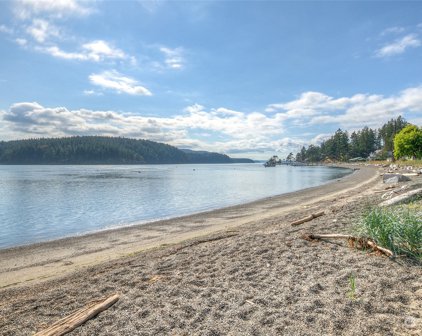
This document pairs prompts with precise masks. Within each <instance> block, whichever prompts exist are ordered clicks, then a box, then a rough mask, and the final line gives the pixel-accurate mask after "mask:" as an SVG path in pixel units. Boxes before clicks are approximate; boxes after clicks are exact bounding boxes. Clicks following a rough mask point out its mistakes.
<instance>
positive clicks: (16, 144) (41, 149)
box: [0, 136, 252, 164]
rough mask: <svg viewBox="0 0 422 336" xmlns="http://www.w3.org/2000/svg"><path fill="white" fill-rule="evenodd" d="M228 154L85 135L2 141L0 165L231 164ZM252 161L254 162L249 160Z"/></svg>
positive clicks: (145, 141) (0, 145) (150, 142)
mask: <svg viewBox="0 0 422 336" xmlns="http://www.w3.org/2000/svg"><path fill="white" fill-rule="evenodd" d="M232 162H236V160H235V159H233V160H232V159H231V158H230V157H228V156H227V155H224V154H218V153H210V152H195V151H189V153H186V152H185V151H182V150H180V149H178V148H176V147H173V146H170V145H166V144H163V143H158V142H153V141H148V140H136V139H127V138H113V137H101V136H82V137H69V138H50V139H29V140H16V141H7V142H4V141H2V142H0V164H158V163H162V164H167V163H232ZM250 162H252V160H250Z"/></svg>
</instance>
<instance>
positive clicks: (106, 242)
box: [0, 166, 422, 335]
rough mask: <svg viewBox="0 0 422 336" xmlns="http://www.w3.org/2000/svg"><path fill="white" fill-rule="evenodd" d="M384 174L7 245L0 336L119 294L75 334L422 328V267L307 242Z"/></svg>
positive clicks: (346, 217)
mask: <svg viewBox="0 0 422 336" xmlns="http://www.w3.org/2000/svg"><path fill="white" fill-rule="evenodd" d="M381 172H382V171H381V168H377V167H370V166H359V169H358V170H356V171H355V172H354V173H353V174H351V175H348V176H346V177H344V178H342V179H340V180H336V181H333V182H331V183H328V184H326V185H323V186H320V187H315V188H310V189H306V190H302V191H298V192H294V193H291V194H286V195H281V196H277V197H271V198H267V199H264V200H260V201H257V202H253V203H249V204H243V205H239V206H234V207H230V208H225V209H220V210H216V211H210V212H206V213H201V214H196V215H191V216H185V217H180V218H175V219H171V220H165V221H159V222H155V223H151V224H147V225H138V226H132V227H127V228H123V229H118V230H110V231H103V232H99V233H95V234H91V235H86V236H81V237H74V238H67V239H61V240H57V241H52V242H47V243H41V244H35V245H30V246H24V247H19V248H12V249H6V250H1V251H0V298H1V300H0V334H1V335H31V334H33V333H35V332H37V331H39V330H42V329H43V328H45V327H47V326H48V325H50V324H52V323H53V322H55V321H57V320H58V319H60V318H62V317H64V316H66V315H68V314H70V313H72V312H73V311H75V310H77V309H79V308H81V307H84V306H85V305H86V304H88V303H89V302H91V301H93V300H97V299H101V298H105V297H107V296H109V295H112V294H114V293H119V294H120V300H119V301H118V302H117V303H116V304H115V305H114V306H112V307H111V308H109V309H108V310H106V311H104V312H102V313H101V314H100V315H99V316H97V317H96V318H95V319H92V320H90V321H88V322H87V323H85V324H84V325H82V326H80V327H78V328H77V329H76V330H74V331H73V332H72V333H70V335H357V334H371V335H418V334H420V333H421V332H422V280H421V279H422V268H421V267H420V266H418V265H414V264H412V263H411V262H407V261H404V260H392V259H389V258H387V257H383V256H379V255H375V254H369V253H367V252H363V251H359V250H355V249H351V248H349V247H348V246H347V243H346V242H342V241H319V242H309V241H306V240H303V239H301V235H302V234H303V233H306V232H318V233H350V231H351V230H352V227H353V225H354V224H355V223H356V221H357V220H359V217H360V216H361V214H362V212H363V210H364V209H365V208H366V207H368V206H369V205H374V204H377V203H379V202H380V201H381V195H382V193H380V192H379V191H382V190H384V188H385V185H383V184H382V180H381V178H380V173H381ZM410 183H411V184H420V183H422V178H421V177H420V176H419V177H414V178H412V181H411V182H410ZM322 210H323V211H324V212H325V215H324V216H321V217H318V218H316V219H314V220H312V221H309V222H307V223H304V224H302V225H300V226H295V227H292V226H291V225H290V223H291V222H292V221H295V220H297V219H300V218H302V217H304V216H308V215H310V214H312V213H316V212H318V211H322ZM351 276H353V277H354V278H355V279H356V298H355V299H353V300H352V299H350V298H349V297H348V296H347V293H348V291H349V279H350V277H351Z"/></svg>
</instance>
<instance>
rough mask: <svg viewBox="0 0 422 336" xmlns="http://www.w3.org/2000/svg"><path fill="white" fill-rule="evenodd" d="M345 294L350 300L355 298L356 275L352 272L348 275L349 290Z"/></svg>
mask: <svg viewBox="0 0 422 336" xmlns="http://www.w3.org/2000/svg"><path fill="white" fill-rule="evenodd" d="M347 296H348V297H349V298H350V299H351V300H355V299H356V277H355V275H354V274H353V273H352V274H350V276H349V292H348V293H347Z"/></svg>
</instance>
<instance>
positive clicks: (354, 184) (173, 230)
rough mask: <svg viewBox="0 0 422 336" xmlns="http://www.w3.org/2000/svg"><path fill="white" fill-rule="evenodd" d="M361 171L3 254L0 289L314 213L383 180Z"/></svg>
mask: <svg viewBox="0 0 422 336" xmlns="http://www.w3.org/2000/svg"><path fill="white" fill-rule="evenodd" d="M358 167H359V168H358V170H356V168H357V167H356V166H352V165H346V166H339V168H349V169H354V171H353V172H352V173H351V174H348V175H346V176H345V177H343V178H341V179H334V180H332V181H329V182H328V183H325V184H323V185H320V186H316V187H311V188H307V189H302V190H298V191H295V192H290V193H286V194H282V195H279V196H271V197H267V198H264V199H260V200H257V201H253V202H249V203H244V204H239V205H235V206H229V207H226V208H220V209H216V210H210V211H205V212H200V213H195V214H191V215H187V216H181V217H176V218H171V219H165V220H158V221H154V222H148V223H142V224H135V225H130V226H126V227H121V228H113V229H106V230H102V231H98V232H94V233H89V234H85V235H81V236H73V237H67V238H61V239H56V240H52V241H47V242H41V243H35V244H30V245H24V246H18V247H12V248H7V249H3V250H0V289H2V288H9V287H15V286H22V285H32V284H35V283H39V282H43V281H46V280H49V279H54V278H57V277H63V276H65V275H68V274H70V273H72V272H75V271H78V270H81V269H84V268H86V267H88V266H93V265H96V264H100V263H102V262H107V261H112V260H116V259H119V258H122V257H125V256H128V255H132V254H136V253H140V252H142V251H146V250H149V249H154V248H158V247H160V246H164V245H172V244H176V243H180V242H182V241H185V240H188V239H193V238H197V237H201V236H205V235H209V234H211V233H216V232H219V231H222V230H230V229H233V228H236V227H238V226H242V225H244V224H247V223H251V222H254V221H256V220H259V219H260V220H262V219H265V218H271V217H274V216H281V215H283V214H286V213H289V212H293V211H295V210H299V209H303V207H305V208H306V207H308V208H311V207H312V205H313V204H315V203H317V202H318V201H320V200H323V199H326V198H329V197H334V196H336V195H338V194H341V193H345V192H348V191H351V190H354V189H357V188H359V187H361V185H362V184H369V183H371V182H372V181H373V180H374V179H375V178H376V177H377V176H378V173H377V168H375V167H365V166H358ZM299 204H300V205H299Z"/></svg>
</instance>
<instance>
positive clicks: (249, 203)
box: [0, 164, 360, 288]
mask: <svg viewBox="0 0 422 336" xmlns="http://www.w3.org/2000/svg"><path fill="white" fill-rule="evenodd" d="M320 166H324V165H320ZM325 167H327V168H334V169H347V170H350V171H351V172H350V173H349V174H347V175H345V176H342V177H341V178H333V179H331V180H328V181H325V182H323V183H322V184H320V185H317V186H313V187H308V188H304V189H299V190H296V191H290V192H286V193H282V194H278V195H273V196H267V197H263V198H259V199H256V200H252V201H246V202H241V203H238V204H234V205H228V206H223V207H216V208H210V209H207V210H199V211H197V212H192V213H187V214H181V215H176V216H174V217H168V218H158V219H151V220H148V219H147V220H144V221H133V222H129V223H127V224H123V225H118V226H114V225H113V224H112V225H110V226H109V227H106V228H103V229H99V230H93V231H89V232H85V233H80V234H76V235H69V236H64V237H58V238H52V239H47V240H44V241H39V242H34V243H26V244H22V245H17V246H9V247H0V253H1V252H3V251H9V250H10V251H11V250H19V249H27V248H33V247H37V246H43V245H46V244H55V243H59V242H61V241H64V242H66V241H67V240H73V239H78V238H81V239H83V238H84V237H90V236H95V235H98V234H102V233H104V234H106V233H111V232H113V231H119V230H125V229H130V228H136V227H139V226H146V225H154V224H157V223H161V222H167V221H173V220H183V219H189V217H192V216H200V215H208V214H212V213H213V212H218V211H224V210H229V209H234V210H235V209H236V208H238V207H247V206H253V205H254V204H256V203H262V202H265V201H267V200H270V199H273V198H279V197H287V196H289V195H294V194H296V193H298V192H305V191H307V190H312V189H314V188H320V187H323V186H325V185H328V184H330V183H336V182H337V181H339V180H340V179H343V178H345V177H347V176H350V175H352V174H354V173H355V172H356V171H357V170H359V169H360V168H356V167H351V166H349V165H345V166H341V165H339V164H337V165H325ZM0 288H1V286H0Z"/></svg>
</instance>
